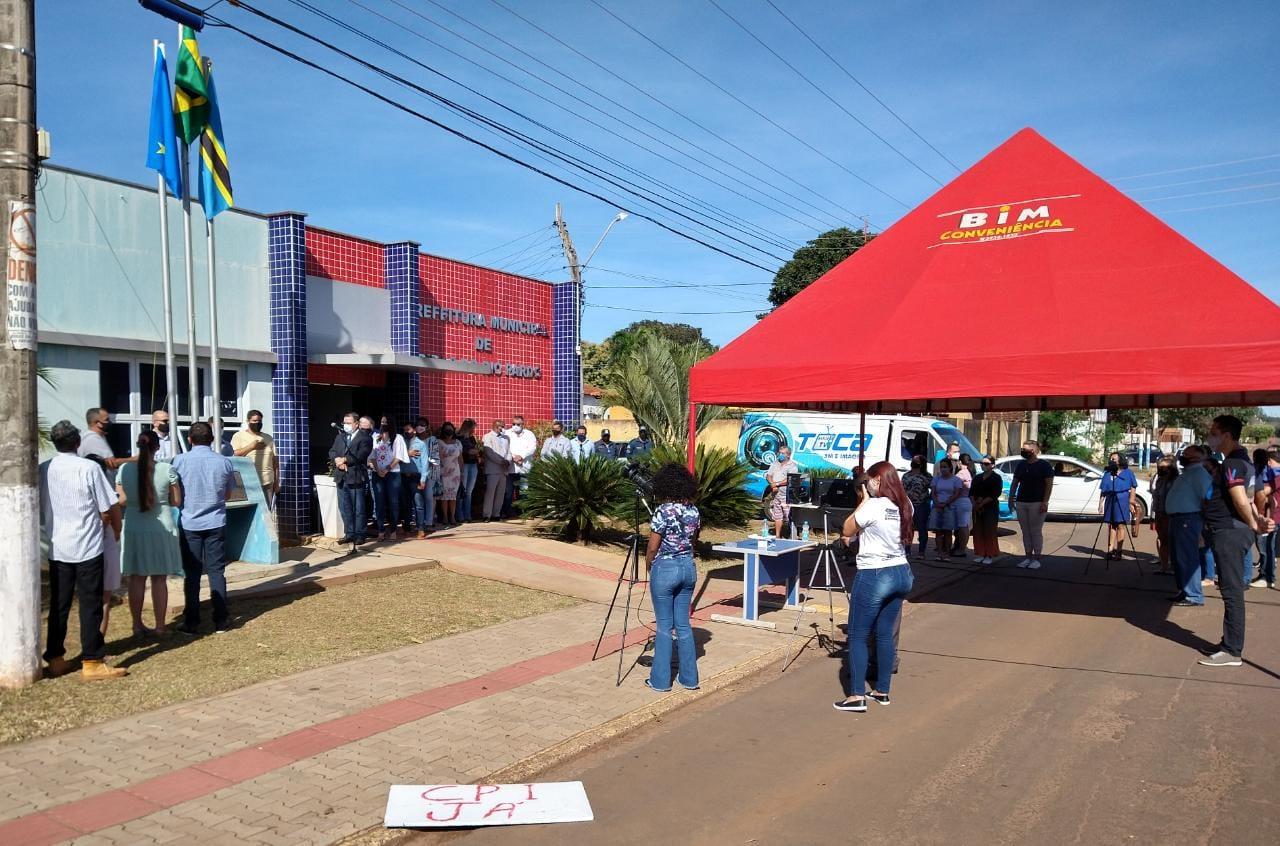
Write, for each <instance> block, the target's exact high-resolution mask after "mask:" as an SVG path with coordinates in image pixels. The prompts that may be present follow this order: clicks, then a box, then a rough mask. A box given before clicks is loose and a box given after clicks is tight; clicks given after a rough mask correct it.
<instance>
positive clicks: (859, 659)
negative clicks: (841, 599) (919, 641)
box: [849, 564, 915, 696]
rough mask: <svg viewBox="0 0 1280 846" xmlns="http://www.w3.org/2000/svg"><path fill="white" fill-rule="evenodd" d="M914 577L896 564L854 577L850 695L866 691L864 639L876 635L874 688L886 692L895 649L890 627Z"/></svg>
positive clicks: (899, 613)
mask: <svg viewBox="0 0 1280 846" xmlns="http://www.w3.org/2000/svg"><path fill="white" fill-rule="evenodd" d="M914 583H915V577H914V576H912V575H911V567H910V566H908V565H906V564H898V565H895V566H893V567H876V568H871V569H862V570H859V571H858V575H857V578H855V579H854V580H853V593H852V594H851V595H850V597H849V607H850V608H852V609H853V619H852V620H851V621H850V623H849V688H850V693H851V694H852V695H853V696H865V695H866V693H867V661H868V650H867V638H868V637H869V636H870V635H871V633H872V632H873V631H874V632H875V637H876V690H878V691H880V692H881V693H888V692H889V682H890V680H891V679H892V678H893V662H894V660H895V659H896V658H897V651H896V649H895V648H894V645H893V628H894V626H895V625H896V624H897V622H898V617H899V616H900V615H901V614H902V600H904V599H906V598H907V594H908V593H910V592H911V586H912V584H914Z"/></svg>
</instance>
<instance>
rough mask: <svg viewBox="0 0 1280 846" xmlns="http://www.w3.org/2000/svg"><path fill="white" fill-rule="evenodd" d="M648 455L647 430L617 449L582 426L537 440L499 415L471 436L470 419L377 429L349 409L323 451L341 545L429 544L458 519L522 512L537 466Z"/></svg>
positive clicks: (554, 427) (381, 424) (555, 427)
mask: <svg viewBox="0 0 1280 846" xmlns="http://www.w3.org/2000/svg"><path fill="white" fill-rule="evenodd" d="M652 449H653V440H652V438H651V437H650V435H649V430H648V429H647V428H645V427H643V426H641V427H640V429H639V432H638V434H637V437H635V438H634V439H632V440H631V441H630V442H628V443H625V444H618V443H614V442H613V440H612V438H611V436H610V433H609V430H608V429H603V430H602V431H601V432H600V439H599V440H596V441H592V440H591V439H590V438H589V437H588V435H587V428H586V427H585V426H578V427H577V429H576V431H575V432H574V436H573V437H568V436H567V435H565V429H564V424H563V423H561V422H560V421H559V420H556V421H553V422H552V424H551V435H550V436H549V437H547V438H546V440H544V441H543V442H542V443H539V442H538V436H537V435H536V434H535V433H534V431H533V430H532V429H531V428H529V427H528V426H527V425H526V423H525V419H524V416H523V415H520V414H517V415H515V416H514V417H512V418H511V423H510V425H508V424H507V423H506V421H505V420H501V419H497V420H494V421H493V422H492V424H491V425H490V428H489V431H487V432H485V433H484V434H483V435H478V434H477V426H476V421H474V420H472V419H469V418H468V419H466V420H463V421H462V423H461V424H459V425H458V426H456V427H455V426H454V424H453V423H452V422H450V421H445V422H444V423H442V424H440V425H439V426H438V427H433V426H432V425H431V421H430V420H429V419H427V418H426V417H419V418H417V420H415V421H414V422H412V423H406V424H404V426H403V427H402V428H398V427H397V426H396V424H395V421H394V420H393V419H391V418H390V417H387V416H383V417H381V418H380V419H379V420H378V422H377V423H376V424H375V423H374V419H373V418H372V417H370V416H368V415H361V414H358V413H356V412H354V411H352V412H348V413H347V414H346V415H345V416H344V417H343V420H342V426H341V428H339V429H338V432H337V433H336V434H335V436H334V439H333V445H332V446H331V447H330V448H329V461H330V463H331V466H332V471H333V478H334V481H335V483H336V485H337V489H338V508H339V511H340V513H341V514H342V522H343V526H344V529H345V534H344V535H343V536H342V538H341V539H340V541H339V542H340V543H343V544H355V545H357V546H358V545H360V544H363V543H366V542H368V541H369V540H370V538H371V537H372V538H373V539H374V540H377V541H387V540H392V539H404V538H407V537H417V538H426V537H428V536H429V535H431V534H432V533H434V532H436V531H438V530H441V529H449V528H454V527H456V526H458V525H460V524H462V523H467V522H479V521H490V522H492V521H498V520H505V519H508V518H511V517H514V516H516V515H517V514H518V509H519V501H520V496H521V491H522V490H523V489H524V487H525V482H526V479H527V476H528V475H529V472H530V471H531V470H532V469H533V465H534V462H535V461H537V460H538V459H540V458H549V457H552V456H561V457H565V458H568V459H571V460H573V461H581V460H582V459H583V458H586V457H587V456H591V455H597V456H600V457H602V458H607V459H619V458H634V457H638V456H641V455H644V454H646V453H648V452H649V451H651V450H652Z"/></svg>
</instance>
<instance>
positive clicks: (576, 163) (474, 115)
mask: <svg viewBox="0 0 1280 846" xmlns="http://www.w3.org/2000/svg"><path fill="white" fill-rule="evenodd" d="M290 2H292V3H293V4H294V5H295V6H299V7H300V8H303V9H306V10H307V11H309V12H312V13H313V14H315V15H317V16H319V17H321V18H323V19H325V20H327V21H329V22H331V23H333V24H335V25H336V26H339V27H341V28H343V29H345V30H347V31H349V32H351V33H353V34H355V35H358V36H360V37H362V38H364V39H365V40H367V41H370V42H371V43H373V44H375V45H377V46H379V47H382V48H383V49H386V50H388V51H389V52H391V53H393V54H395V55H397V56H400V57H401V58H403V59H405V60H406V61H409V62H412V63H413V64H416V65H418V66H420V67H422V68H423V69H424V70H427V71H429V72H431V73H433V74H435V75H437V76H439V77H440V78H442V79H445V80H447V81H449V82H452V83H453V84H455V85H458V86H459V87H461V88H463V89H465V90H467V91H470V92H471V93H473V94H476V95H477V96H479V97H481V98H482V99H484V100H486V101H488V102H491V103H493V104H494V105H497V106H498V107H500V108H502V109H504V110H506V111H508V112H510V113H512V114H513V115H516V116H517V117H520V118H522V119H524V120H527V121H529V122H530V123H533V124H535V125H536V126H539V127H541V128H543V129H545V130H547V131H551V132H552V133H553V134H558V133H555V131H554V130H551V129H550V128H549V127H546V126H544V125H542V124H540V123H538V122H537V121H535V120H533V119H532V118H530V117H528V116H527V115H524V114H523V113H521V112H519V111H517V110H516V109H513V108H511V107H509V106H507V105H505V104H503V103H500V102H499V101H497V100H494V99H493V98H491V97H488V96H487V95H484V94H482V93H480V92H479V91H476V90H475V89H474V88H471V87H469V86H467V85H465V84H463V83H461V82H459V81H458V80H456V79H454V78H452V77H450V76H449V75H448V74H445V73H443V72H442V71H439V70H437V69H435V68H433V67H431V66H429V65H426V64H424V63H422V62H419V61H418V60H416V59H414V58H413V57H411V56H408V55H407V54H405V53H403V52H401V51H399V50H397V49H396V48H394V47H392V46H391V45H389V44H386V43H385V42H383V41H380V40H379V39H377V38H375V37H374V36H372V35H369V34H368V33H366V32H363V31H362V30H360V29H358V28H356V27H354V26H352V25H350V24H348V23H346V22H344V21H341V20H339V19H337V18H335V17H333V16H332V15H330V14H329V13H327V12H324V11H321V10H319V9H317V8H316V7H314V6H313V5H311V4H310V3H308V2H306V0H290ZM240 7H241V8H243V9H245V10H246V11H248V12H250V13H251V14H254V15H257V16H258V17H260V18H263V19H264V20H267V21H270V22H271V23H273V24H275V25H277V26H279V27H282V28H284V29H287V30H289V31H290V32H293V33H295V34H296V35H300V36H302V37H304V38H306V39H308V40H310V41H313V42H315V43H316V44H319V45H321V46H323V47H326V48H328V49H329V50H331V51H333V52H334V53H337V54H338V55H340V56H342V57H344V58H346V59H348V60H350V61H353V62H355V63H356V64H359V65H361V66H363V67H365V68H367V69H368V70H371V71H373V72H374V73H376V74H379V75H380V76H383V77H385V78H386V79H388V80H391V81H392V82H395V83H397V84H399V85H402V86H403V87H405V88H409V89H410V90H412V91H415V92H417V93H418V94H420V95H422V96H425V97H427V98H428V99H430V100H432V101H434V102H436V103H438V104H440V105H443V106H445V107H446V108H447V109H449V110H450V111H453V112H454V113H455V114H457V115H458V116H459V117H463V118H464V119H467V118H470V119H473V122H474V121H479V122H480V123H482V124H485V125H486V126H488V127H490V128H492V129H496V130H497V131H498V132H500V133H502V134H504V135H508V136H510V137H512V138H515V139H516V140H518V141H520V142H521V143H523V144H524V145H525V146H528V147H532V148H534V149H535V150H540V151H541V152H543V153H546V154H548V155H550V156H552V157H553V158H556V159H558V160H560V161H561V162H562V163H564V164H567V165H569V166H570V167H573V168H576V169H577V170H580V171H582V172H583V173H584V174H587V175H594V176H597V177H599V178H602V179H604V181H605V182H607V183H609V184H610V185H612V186H613V187H615V188H618V189H621V190H622V191H624V192H625V193H627V194H631V195H632V196H633V197H636V198H637V199H640V200H646V201H648V202H649V203H650V204H652V205H655V206H658V207H660V208H662V209H664V210H666V211H668V212H670V213H671V214H674V215H675V216H676V217H680V218H683V219H685V220H686V221H688V222H690V223H692V224H694V225H695V226H701V227H703V228H704V229H708V230H710V231H712V232H715V233H717V234H719V235H721V236H723V237H724V238H727V239H728V240H730V241H733V242H735V243H737V244H740V245H741V246H743V247H746V248H747V249H750V250H754V251H756V252H758V253H760V254H761V255H764V256H766V257H768V258H772V259H774V260H776V261H786V259H784V258H782V257H781V256H778V255H774V254H773V253H771V252H769V251H768V250H765V249H762V248H761V247H759V246H757V245H755V244H753V243H750V242H748V241H744V240H742V239H741V238H737V237H735V236H733V235H730V234H729V233H727V232H725V231H723V230H721V229H718V228H716V227H715V226H711V225H710V224H708V223H707V222H706V221H704V220H701V219H698V218H695V217H691V216H690V215H687V214H684V213H683V212H680V211H677V210H676V209H674V208H672V207H671V206H668V205H666V204H665V203H662V202H659V201H657V200H655V199H654V198H653V197H652V196H651V195H649V194H647V193H643V194H642V193H640V191H637V190H633V188H634V189H640V190H641V191H642V190H644V189H643V186H640V185H637V184H636V183H634V182H631V181H630V180H627V179H625V178H621V177H619V178H620V179H622V181H621V182H619V181H618V179H615V178H614V177H613V176H612V175H610V174H607V173H605V172H603V171H601V170H599V169H597V168H596V167H595V166H594V165H592V164H590V163H589V162H586V161H584V160H583V159H580V158H577V157H576V156H570V155H567V154H562V153H561V152H559V151H558V150H556V149H554V148H552V147H550V146H548V145H546V144H544V143H543V142H541V141H539V140H538V139H536V138H533V137H532V136H530V135H527V134H525V133H522V132H519V131H518V130H515V129H512V128H511V127H508V126H506V125H504V124H501V123H499V122H498V121H495V120H493V119H491V118H489V117H486V116H485V115H483V114H481V113H480V112H477V111H475V110H473V109H471V108H469V107H467V106H464V105H463V104H461V103H458V102H456V101H454V100H451V99H449V98H447V97H444V96H442V95H440V94H437V93H436V92H434V91H432V90H430V89H428V88H424V87H422V86H420V85H418V84H416V83H414V82H412V81H410V80H407V79H405V78H404V77H402V76H398V75H396V74H394V73H392V72H390V71H388V70H387V69H385V68H383V67H382V66H381V65H378V64H375V63H373V62H369V61H367V60H365V59H362V58H360V57H359V56H356V55H354V54H352V53H350V52H348V51H346V50H343V49H342V48H340V47H337V46H335V45H334V44H332V43H330V42H328V41H325V40H324V39H322V38H320V37H318V36H316V35H314V34H312V33H309V32H306V31H305V30H302V29H300V28H299V27H297V26H294V25H293V24H290V23H288V22H287V21H284V20H281V19H280V18H277V17H274V16H273V15H270V14H268V13H266V12H263V11H261V10H259V9H255V8H253V7H252V6H250V5H248V4H244V3H242V4H240ZM535 155H537V153H535ZM544 160H545V159H544ZM553 166H554V165H553ZM624 183H625V184H624ZM628 186H631V187H628ZM677 204H679V203H678V201H677ZM680 205H682V204H680ZM685 208H688V207H687V206H685ZM690 210H691V211H694V210H693V209H690ZM731 228H736V227H731ZM739 231H741V230H739ZM744 234H749V233H744ZM753 237H754V236H753ZM784 248H785V247H784Z"/></svg>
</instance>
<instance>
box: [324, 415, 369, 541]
mask: <svg viewBox="0 0 1280 846" xmlns="http://www.w3.org/2000/svg"><path fill="white" fill-rule="evenodd" d="M372 452H373V436H372V435H371V434H370V432H369V430H367V429H364V428H361V427H360V418H359V417H358V416H357V415H356V413H355V412H354V411H351V412H348V413H347V414H346V416H345V417H343V418H342V430H341V431H340V432H338V434H337V436H336V437H335V438H334V439H333V446H331V447H330V448H329V458H330V460H332V461H333V479H334V481H335V482H337V483H338V510H339V511H340V512H342V523H343V525H345V526H346V528H347V533H346V535H345V536H344V537H343V538H342V540H340V541H338V543H351V544H355V545H356V546H359V545H360V544H362V543H364V542H365V541H366V540H367V539H368V525H369V516H368V512H367V511H366V510H365V486H366V484H367V483H368V481H369V454H370V453H372Z"/></svg>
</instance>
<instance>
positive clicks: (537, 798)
mask: <svg viewBox="0 0 1280 846" xmlns="http://www.w3.org/2000/svg"><path fill="white" fill-rule="evenodd" d="M594 819H595V816H594V815H593V814H592V813H591V803H590V802H589V801H587V791H586V790H585V789H584V788H583V786H582V782H580V781H563V782H551V783H547V784H395V785H392V786H391V792H390V793H389V794H388V795H387V813H386V817H385V818H384V820H383V824H384V825H385V826H386V827H387V828H442V827H449V828H453V827H467V826H480V825H529V824H532V823H557V822H590V821H592V820H594Z"/></svg>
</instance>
